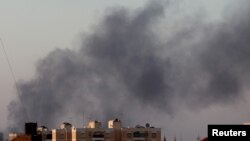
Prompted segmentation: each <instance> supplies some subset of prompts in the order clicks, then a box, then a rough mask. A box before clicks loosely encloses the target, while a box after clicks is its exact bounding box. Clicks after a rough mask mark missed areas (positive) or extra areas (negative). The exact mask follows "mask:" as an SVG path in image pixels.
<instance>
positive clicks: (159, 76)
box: [8, 2, 250, 129]
mask: <svg viewBox="0 0 250 141" xmlns="http://www.w3.org/2000/svg"><path fill="white" fill-rule="evenodd" d="M167 7H168V6H165V4H162V3H160V2H151V3H149V4H148V5H146V6H145V7H144V8H142V9H140V10H137V11H133V12H131V11H128V10H126V9H125V8H116V9H112V10H111V11H112V12H110V13H109V14H108V15H106V16H105V17H104V18H103V20H102V21H101V22H100V23H99V24H98V25H96V28H95V30H94V31H92V33H89V34H88V35H87V36H85V37H83V39H82V41H83V43H82V46H81V47H80V48H79V49H78V50H73V49H72V50H71V49H56V50H54V51H52V52H51V53H49V54H48V56H47V57H45V58H43V59H42V60H40V61H39V62H38V65H37V73H36V77H35V78H33V79H32V80H30V81H27V82H26V81H25V82H20V83H19V84H18V86H19V88H20V91H21V96H20V99H17V100H14V101H12V102H11V103H10V105H9V107H8V108H9V120H10V127H11V128H17V129H18V128H20V127H22V126H23V123H24V122H25V121H27V120H31V121H38V122H39V123H43V124H46V125H49V126H52V127H56V126H58V121H59V120H65V119H67V118H68V117H70V116H71V115H73V118H75V117H76V116H81V115H82V114H83V116H85V118H86V115H88V116H91V115H92V116H93V117H94V118H97V119H99V120H103V121H106V120H107V119H110V118H113V117H120V118H122V119H123V120H125V122H128V123H129V122H130V120H131V119H133V118H134V117H135V115H134V113H137V114H138V115H140V117H141V118H142V117H143V116H145V115H147V114H148V112H149V110H150V109H155V110H159V111H160V112H163V113H166V114H169V115H174V111H175V109H176V107H175V106H176V105H177V104H174V103H175V102H177V101H178V102H181V103H184V105H188V107H190V109H191V107H192V108H194V107H195V108H198V109H199V108H206V107H208V106H210V105H213V104H225V105H227V104H231V103H232V102H237V101H239V100H240V99H241V98H243V97H244V95H242V92H241V90H242V84H246V83H248V82H249V81H248V78H249V71H248V70H249V67H250V56H249V54H250V46H249V45H250V40H249V37H250V26H249V25H250V24H249V23H250V19H249V16H248V15H249V14H250V13H249V11H245V13H243V14H239V15H240V16H239V15H238V16H236V15H229V16H228V18H227V20H226V21H224V22H220V23H213V24H211V23H207V22H206V21H205V20H203V18H200V17H194V18H191V19H185V22H183V23H176V24H173V25H175V26H173V28H171V29H168V28H162V29H161V31H159V28H158V27H160V26H162V25H164V24H168V23H171V22H173V21H169V20H168V19H167V17H166V15H164V13H165V12H166V11H167ZM162 19H164V20H162ZM165 22H166V23H165ZM179 24H183V26H178V25H179ZM162 33H169V36H166V37H165V36H164V34H162ZM194 103H195V104H194ZM24 109H26V110H27V112H28V116H29V119H27V117H26V115H25V114H24V113H25V112H24ZM138 115H136V116H137V117H138Z"/></svg>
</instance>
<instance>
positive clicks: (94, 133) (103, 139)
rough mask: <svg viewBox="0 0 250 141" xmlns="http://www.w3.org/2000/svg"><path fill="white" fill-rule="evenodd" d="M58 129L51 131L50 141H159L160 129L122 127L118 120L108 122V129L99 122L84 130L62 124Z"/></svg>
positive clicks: (90, 124) (90, 123)
mask: <svg viewBox="0 0 250 141" xmlns="http://www.w3.org/2000/svg"><path fill="white" fill-rule="evenodd" d="M60 127H61V128H60V129H53V130H52V141H161V129H160V128H154V127H150V125H149V124H147V125H146V127H143V126H136V127H134V128H124V127H122V122H121V121H120V120H118V119H114V120H110V121H109V122H108V128H102V124H101V122H99V121H90V122H89V123H88V125H87V126H86V127H84V128H75V127H73V126H72V125H71V124H69V123H63V124H62V125H61V126H60Z"/></svg>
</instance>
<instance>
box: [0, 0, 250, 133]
mask: <svg viewBox="0 0 250 141" xmlns="http://www.w3.org/2000/svg"><path fill="white" fill-rule="evenodd" d="M232 1H233V0H192V2H190V1H189V0H184V1H180V2H179V3H178V4H176V5H179V6H176V7H178V9H177V11H179V12H180V13H188V12H190V13H192V11H195V10H200V9H203V10H207V14H208V17H209V18H210V19H211V20H220V18H221V17H220V15H221V13H223V12H224V8H226V7H227V5H228V4H229V5H230V2H232ZM146 3H147V1H146V0H91V1H90V0H89V1H87V0H73V1H69V0H60V1H59V0H43V1H38V0H0V38H1V39H2V40H3V41H4V44H5V48H6V51H7V53H8V56H9V59H10V62H11V64H12V67H13V70H14V73H15V76H16V78H17V80H29V79H31V78H32V77H33V76H34V73H35V65H36V62H37V61H38V60H39V59H41V58H43V57H45V56H46V55H47V54H48V53H49V52H50V51H52V50H53V49H55V48H77V45H78V44H79V37H80V36H81V35H82V34H83V33H85V32H89V31H91V28H93V25H95V24H96V22H98V21H100V20H101V18H102V16H103V15H105V12H106V11H107V9H108V8H109V7H115V6H122V7H126V8H129V9H136V8H140V7H142V6H143V5H145V4H146ZM231 5H232V3H231ZM180 13H179V14H180ZM172 16H174V15H172ZM0 50H1V51H0V90H1V93H0V113H1V114H0V131H2V130H4V129H5V128H6V126H7V105H8V104H9V102H10V101H11V100H12V99H15V98H16V97H17V95H16V90H15V87H14V81H13V79H12V77H11V73H10V70H9V68H8V65H7V62H6V59H5V57H4V54H3V51H2V48H1V49H0ZM239 106H240V105H239ZM237 108H238V107H236V108H233V109H234V110H233V111H237ZM222 109H223V108H222ZM222 109H219V110H218V111H216V112H215V113H218V114H219V113H220V110H222ZM213 110H214V109H208V111H213ZM222 111H223V110H222ZM230 112H231V111H230V108H229V109H227V110H226V112H225V114H229V113H230ZM198 113H200V115H199V116H201V117H204V118H205V117H206V113H204V112H202V111H201V112H198ZM193 114H196V113H193ZM177 115H178V114H177ZM188 116H191V114H190V113H188V114H187V118H188ZM191 117H192V116H191ZM246 117H247V115H244V116H243V117H242V118H241V119H232V120H228V121H235V122H239V123H241V121H243V120H247V118H246ZM180 120H185V119H183V117H181V116H180V117H178V116H177V118H176V119H175V120H174V122H173V123H170V125H171V126H173V124H175V123H176V124H178V122H179V121H180ZM249 120H250V117H249ZM209 121H211V122H213V121H217V122H220V121H222V119H220V120H216V116H212V117H211V118H210V119H209ZM198 122H201V123H202V122H203V121H198ZM225 123H227V122H226V121H225ZM183 124H184V125H183ZM183 124H182V125H178V126H179V127H180V128H182V127H183V126H184V127H185V126H186V125H185V123H183ZM187 126H190V124H187ZM190 128H192V127H190ZM194 128H195V127H194ZM168 131H169V132H172V133H173V132H175V131H170V129H168ZM204 131H205V130H203V131H201V133H200V134H201V135H204ZM176 132H178V131H176ZM180 132H182V131H181V130H180ZM177 134H183V136H185V133H177ZM193 136H196V135H193Z"/></svg>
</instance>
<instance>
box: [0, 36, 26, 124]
mask: <svg viewBox="0 0 250 141" xmlns="http://www.w3.org/2000/svg"><path fill="white" fill-rule="evenodd" d="M0 42H1V46H2V49H3V53H4V56H5V59H6V61H7V64H8V67H9V70H10V73H11V76H12V78H13V81H14V83H15V84H14V85H15V88H16V90H17V95H18V98H19V100H20V102H21V104H22V107H23V110H24V113H25V116H26V118H27V120H29V115H28V112H27V109H26V108H25V106H24V103H23V101H22V99H21V92H20V89H19V87H18V86H17V80H16V76H15V73H14V71H13V68H12V66H11V63H10V59H9V57H8V55H7V52H6V49H5V46H4V42H3V40H2V39H1V38H0Z"/></svg>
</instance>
